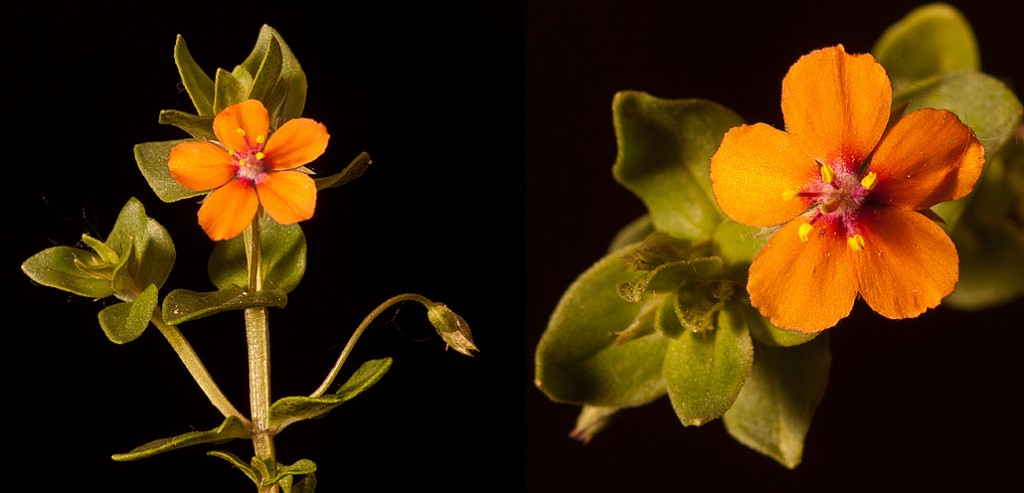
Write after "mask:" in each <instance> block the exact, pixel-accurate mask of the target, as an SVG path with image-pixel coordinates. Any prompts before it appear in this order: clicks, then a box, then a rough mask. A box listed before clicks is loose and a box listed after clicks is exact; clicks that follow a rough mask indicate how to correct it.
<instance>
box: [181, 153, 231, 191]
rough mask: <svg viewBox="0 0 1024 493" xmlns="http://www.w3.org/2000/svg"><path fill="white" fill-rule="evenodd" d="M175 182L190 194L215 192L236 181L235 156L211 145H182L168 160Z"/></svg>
mask: <svg viewBox="0 0 1024 493" xmlns="http://www.w3.org/2000/svg"><path fill="white" fill-rule="evenodd" d="M167 167H168V168H170V170H171V177H172V178H174V181H176V182H178V183H179V184H181V186H183V187H185V188H187V189H189V190H212V189H214V188H217V187H219V186H221V185H223V184H225V183H227V182H228V181H230V180H231V179H232V178H234V177H235V163H234V161H233V160H232V159H231V156H229V155H228V153H227V152H225V151H224V149H223V148H221V147H218V146H216V145H214V144H211V143H209V142H182V143H180V144H178V145H176V146H174V147H172V148H171V155H170V157H169V158H168V159H167Z"/></svg>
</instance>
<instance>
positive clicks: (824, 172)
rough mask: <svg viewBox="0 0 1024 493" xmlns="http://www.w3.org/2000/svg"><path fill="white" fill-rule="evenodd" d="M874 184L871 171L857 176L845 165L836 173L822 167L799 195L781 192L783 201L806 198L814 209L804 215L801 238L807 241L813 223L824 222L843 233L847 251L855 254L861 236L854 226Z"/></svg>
mask: <svg viewBox="0 0 1024 493" xmlns="http://www.w3.org/2000/svg"><path fill="white" fill-rule="evenodd" d="M877 183H878V176H877V175H875V173H874V172H870V171H869V172H867V173H866V174H864V175H863V176H859V175H858V174H857V173H855V172H851V171H848V170H847V169H846V167H844V166H839V171H838V172H836V171H834V170H833V169H832V167H831V166H829V165H827V164H826V165H822V166H821V179H820V180H814V181H812V182H811V183H809V184H807V185H805V186H804V187H803V189H801V190H800V191H798V192H792V191H790V192H784V193H783V196H784V197H786V198H796V197H804V198H805V199H808V200H809V201H810V202H811V205H812V207H813V210H812V211H811V212H810V214H809V215H807V216H806V217H807V222H806V223H805V224H803V225H801V226H800V230H799V234H800V239H802V240H803V241H805V242H806V241H808V240H809V237H808V235H809V234H810V232H811V229H812V228H813V225H814V223H816V222H818V221H825V222H826V223H827V224H829V225H832V226H833V227H836V228H840V229H843V230H845V231H846V236H847V243H848V244H849V246H850V248H852V249H854V250H856V251H860V250H861V249H863V248H864V237H862V236H861V235H860V231H859V228H858V227H857V214H858V212H859V211H860V208H861V206H862V205H863V204H864V201H865V200H866V199H867V196H868V195H869V194H870V193H871V190H872V189H873V188H875V185H877Z"/></svg>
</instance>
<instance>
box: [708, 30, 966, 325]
mask: <svg viewBox="0 0 1024 493" xmlns="http://www.w3.org/2000/svg"><path fill="white" fill-rule="evenodd" d="M891 104H892V87H891V86H890V83H889V79H888V77H887V76H886V73H885V69H884V68H882V66H881V65H880V64H879V63H878V62H877V61H875V59H874V58H873V57H872V56H871V55H866V54H865V55H850V54H847V53H846V51H845V50H844V49H843V46H842V45H839V46H835V47H831V48H825V49H822V50H817V51H814V52H811V53H809V54H807V55H804V56H803V57H801V58H800V60H798V61H797V62H796V63H795V64H794V65H793V66H792V67H791V68H790V69H789V73H787V74H786V77H785V79H784V80H783V81H782V115H783V118H784V120H785V123H786V131H785V132H783V131H780V130H777V129H775V128H772V127H770V126H768V125H765V124H763V123H758V124H755V125H742V126H739V127H735V128H733V129H731V130H729V132H728V133H726V135H725V138H724V139H723V141H722V145H721V147H719V149H718V151H717V152H716V153H715V155H714V156H713V157H712V158H711V184H712V189H713V191H714V194H715V198H716V199H718V204H719V205H720V206H721V207H722V210H723V211H724V212H725V213H726V215H728V216H729V217H730V218H732V219H733V220H735V221H737V222H740V223H743V224H747V225H750V226H774V225H778V224H783V226H782V228H781V229H779V230H778V231H777V232H776V233H775V234H774V235H773V236H772V237H771V238H770V239H769V240H768V243H767V244H766V245H765V246H764V248H762V250H761V251H760V252H759V253H758V254H757V256H756V257H755V258H754V261H753V263H752V264H751V266H750V272H749V281H748V283H747V290H748V292H749V293H750V301H751V303H752V304H753V305H754V306H755V307H757V308H758V309H759V310H760V311H761V313H762V314H763V315H764V316H766V317H768V318H769V319H770V320H771V322H772V323H773V324H775V325H776V326H778V327H783V328H788V329H795V330H799V331H803V332H817V331H821V330H824V329H827V328H829V327H832V326H834V325H835V324H836V323H838V322H839V320H840V319H842V318H843V317H845V316H847V315H849V314H850V311H851V310H852V308H853V303H854V301H855V300H856V298H857V295H858V294H859V295H860V296H861V297H862V298H864V301H866V302H867V304H868V305H869V306H871V308H872V309H874V310H875V311H876V312H878V313H880V314H882V315H883V316H885V317H888V318H908V317H915V316H917V315H920V314H921V313H922V312H924V311H925V310H927V309H929V308H933V307H935V306H937V305H938V304H939V302H941V301H942V298H944V297H945V296H946V295H948V294H949V293H951V292H952V291H953V288H954V287H955V285H956V282H957V278H958V276H959V270H958V267H957V262H958V260H959V259H958V256H957V252H956V247H955V246H954V245H953V242H952V241H951V240H950V239H949V237H948V236H947V235H946V233H945V232H944V231H943V230H942V228H940V227H939V226H938V225H937V224H935V223H934V222H933V221H932V220H931V219H929V218H928V217H927V216H925V215H924V214H922V213H921V212H918V211H923V210H925V209H928V208H930V207H932V206H933V205H935V204H938V203H940V202H944V201H947V200H953V199H958V198H961V197H963V196H965V195H967V194H969V193H970V192H971V189H972V188H973V187H974V183H975V181H977V180H978V177H979V175H980V174H981V169H982V166H983V165H984V161H985V157H984V154H985V151H984V148H982V146H981V144H980V143H979V142H978V139H976V138H975V137H974V134H973V133H972V132H971V130H970V129H969V128H968V127H967V126H966V125H964V124H963V123H961V122H960V120H959V119H958V118H957V117H956V115H954V114H953V113H950V112H949V111H945V110H936V109H930V108H929V109H921V110H918V111H915V112H913V113H910V114H909V115H907V116H905V117H903V118H902V119H900V120H899V121H898V122H896V123H895V124H893V125H891V126H889V125H888V122H889V118H890V114H889V113H890V106H891Z"/></svg>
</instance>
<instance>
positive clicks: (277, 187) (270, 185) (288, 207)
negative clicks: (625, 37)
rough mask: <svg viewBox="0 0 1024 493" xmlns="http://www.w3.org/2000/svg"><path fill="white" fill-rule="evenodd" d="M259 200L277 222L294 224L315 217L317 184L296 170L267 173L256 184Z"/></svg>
mask: <svg viewBox="0 0 1024 493" xmlns="http://www.w3.org/2000/svg"><path fill="white" fill-rule="evenodd" d="M256 193H257V194H259V197H260V203H261V204H263V208H264V209H266V211H267V214H270V217H272V218H274V220H275V221H277V222H278V224H292V223H297V222H299V221H305V220H306V219H309V218H311V217H313V210H314V209H316V184H315V183H314V182H313V179H312V178H310V177H309V176H308V175H306V174H303V173H299V172H297V171H280V172H275V173H267V174H266V175H264V177H263V181H261V182H260V184H259V185H256Z"/></svg>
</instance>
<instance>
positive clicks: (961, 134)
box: [870, 108, 985, 210]
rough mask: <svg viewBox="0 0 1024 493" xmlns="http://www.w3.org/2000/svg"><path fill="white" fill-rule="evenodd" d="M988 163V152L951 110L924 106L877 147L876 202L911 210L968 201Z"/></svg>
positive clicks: (874, 162)
mask: <svg viewBox="0 0 1024 493" xmlns="http://www.w3.org/2000/svg"><path fill="white" fill-rule="evenodd" d="M984 164H985V148H984V147H982V146H981V143H980V142H978V139H977V138H975V137H974V134H973V133H972V132H971V129H970V128H968V127H967V125H964V124H963V123H961V122H960V119H959V118H957V116H956V115H955V114H953V113H951V112H949V111H946V110H937V109H933V108H925V109H921V110H917V111H915V112H913V113H911V114H909V115H907V116H905V117H903V118H902V119H901V120H900V121H898V122H896V124H895V125H893V127H892V128H891V129H889V131H888V132H886V134H885V136H884V137H882V141H881V142H880V143H879V144H878V149H877V150H876V151H875V155H874V156H873V157H872V158H871V166H870V169H871V171H874V172H875V173H876V174H877V175H878V186H877V188H876V189H875V190H874V191H873V192H872V194H871V198H872V200H876V201H879V202H882V203H883V204H887V205H892V206H895V207H903V208H906V209H911V210H919V209H927V208H929V207H931V206H933V205H935V204H938V203H939V202H945V201H947V200H954V199H958V198H960V197H963V196H965V195H967V194H969V193H971V190H972V189H973V188H974V183H975V182H977V181H978V177H979V176H981V169H982V167H983V166H984Z"/></svg>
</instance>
